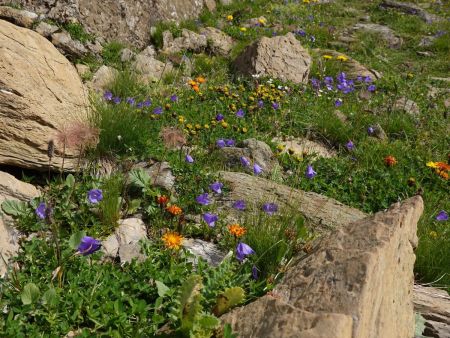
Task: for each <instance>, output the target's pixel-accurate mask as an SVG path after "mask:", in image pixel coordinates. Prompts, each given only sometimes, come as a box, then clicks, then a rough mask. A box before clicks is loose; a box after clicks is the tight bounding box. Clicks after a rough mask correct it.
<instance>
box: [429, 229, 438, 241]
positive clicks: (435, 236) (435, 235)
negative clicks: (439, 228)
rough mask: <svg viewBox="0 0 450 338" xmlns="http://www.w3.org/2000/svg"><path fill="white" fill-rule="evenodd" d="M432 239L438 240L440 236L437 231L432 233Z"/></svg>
mask: <svg viewBox="0 0 450 338" xmlns="http://www.w3.org/2000/svg"><path fill="white" fill-rule="evenodd" d="M430 237H431V238H433V239H436V238H437V237H438V234H437V232H436V231H430Z"/></svg>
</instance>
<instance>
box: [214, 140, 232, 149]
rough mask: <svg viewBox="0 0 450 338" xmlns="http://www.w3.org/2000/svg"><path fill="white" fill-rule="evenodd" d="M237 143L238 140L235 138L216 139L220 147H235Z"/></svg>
mask: <svg viewBox="0 0 450 338" xmlns="http://www.w3.org/2000/svg"><path fill="white" fill-rule="evenodd" d="M235 145H236V141H235V140H233V139H226V140H224V139H218V140H217V141H216V146H217V147H219V148H223V147H234V146H235Z"/></svg>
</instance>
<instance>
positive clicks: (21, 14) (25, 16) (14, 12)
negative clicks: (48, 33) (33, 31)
mask: <svg viewBox="0 0 450 338" xmlns="http://www.w3.org/2000/svg"><path fill="white" fill-rule="evenodd" d="M0 4H1V2H0ZM37 18H38V15H37V14H36V13H33V12H29V11H23V10H20V9H16V8H12V7H9V6H0V19H3V20H6V21H9V22H12V23H13V24H15V25H17V26H22V27H25V28H31V27H33V24H34V23H35V21H36V20H37Z"/></svg>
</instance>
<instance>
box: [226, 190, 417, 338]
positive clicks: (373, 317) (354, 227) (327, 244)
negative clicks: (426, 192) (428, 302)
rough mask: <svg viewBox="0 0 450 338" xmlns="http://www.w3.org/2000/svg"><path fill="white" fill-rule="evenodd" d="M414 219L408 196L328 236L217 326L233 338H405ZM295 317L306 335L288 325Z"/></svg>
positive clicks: (409, 322) (409, 327) (409, 329)
mask: <svg viewBox="0 0 450 338" xmlns="http://www.w3.org/2000/svg"><path fill="white" fill-rule="evenodd" d="M422 211H423V201H422V198H421V197H420V196H416V197H413V198H411V199H409V200H407V201H405V202H403V203H402V204H395V205H393V206H392V207H391V208H390V209H389V210H388V211H386V212H379V213H377V214H375V215H373V216H369V217H367V218H364V219H362V220H359V221H356V222H351V223H349V224H347V225H345V226H342V227H340V228H338V229H336V230H335V231H334V232H332V233H331V234H330V235H329V236H328V237H327V238H325V239H324V240H322V241H321V243H320V244H318V246H317V247H316V248H315V249H313V252H312V253H311V254H310V255H309V256H308V257H306V258H305V259H303V260H300V261H297V262H296V263H294V264H293V265H292V266H291V268H290V270H288V271H287V272H286V274H285V275H284V277H283V279H282V280H281V282H280V284H278V285H277V286H276V288H275V289H274V290H273V291H272V292H271V296H265V297H263V298H261V299H258V300H257V301H256V302H254V303H251V304H249V305H247V306H244V307H241V308H238V309H235V310H233V311H231V312H230V313H228V314H226V315H224V316H223V317H222V319H223V321H224V322H225V323H230V324H231V325H232V327H233V330H234V331H236V332H238V333H239V337H241V338H246V337H258V338H264V337H274V336H276V337H279V338H284V337H324V338H325V337H327V338H328V337H339V338H346V337H349V338H350V337H352V338H377V337H386V338H397V337H413V336H414V326H415V322H414V311H413V285H414V274H413V267H414V261H415V256H414V251H413V250H414V248H415V247H416V245H417V235H416V230H417V222H418V220H419V217H420V215H421V214H422ZM273 297H275V298H276V300H274V299H273ZM305 312H306V313H305ZM300 316H304V317H305V318H309V319H310V320H313V321H314V322H315V325H310V329H311V330H309V331H308V330H306V331H305V329H308V326H307V325H306V323H305V321H306V319H305V320H302V321H298V320H295V318H298V317H300ZM258 318H260V319H261V320H257V319H258ZM266 318H267V320H266ZM329 321H331V323H330V322H329ZM270 324H272V325H270ZM305 326H306V327H305ZM334 327H335V328H336V330H339V331H333V330H332V329H331V330H330V328H334ZM261 328H266V329H267V330H261ZM275 329H276V331H275ZM254 332H258V334H256V335H255V334H254ZM275 332H277V333H275ZM300 332H301V333H302V334H299V333H300ZM303 332H304V334H303Z"/></svg>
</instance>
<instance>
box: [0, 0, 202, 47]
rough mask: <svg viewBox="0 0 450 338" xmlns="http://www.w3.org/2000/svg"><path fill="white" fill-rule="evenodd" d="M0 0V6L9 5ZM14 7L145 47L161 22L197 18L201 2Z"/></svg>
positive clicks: (55, 0)
mask: <svg viewBox="0 0 450 338" xmlns="http://www.w3.org/2000/svg"><path fill="white" fill-rule="evenodd" d="M9 2H10V1H9V0H0V4H6V3H9ZM14 2H15V3H17V4H19V5H21V6H22V7H23V8H26V9H28V10H32V11H34V12H36V13H38V14H44V15H45V16H46V17H48V18H49V19H52V20H55V21H58V22H61V23H66V22H79V23H81V24H82V25H83V27H84V28H85V29H86V31H87V32H88V33H91V34H93V35H96V36H100V37H103V38H104V39H106V40H109V41H120V42H122V43H126V44H130V43H131V44H134V45H135V46H137V47H140V48H142V47H144V46H145V45H147V44H148V42H149V40H150V27H151V26H154V25H155V24H156V23H158V22H161V21H175V22H180V21H183V20H186V19H192V18H195V17H197V16H198V14H200V12H201V10H202V8H203V0H169V1H167V0H152V1H146V0H123V1H111V0H107V1H103V0H16V1H14Z"/></svg>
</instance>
